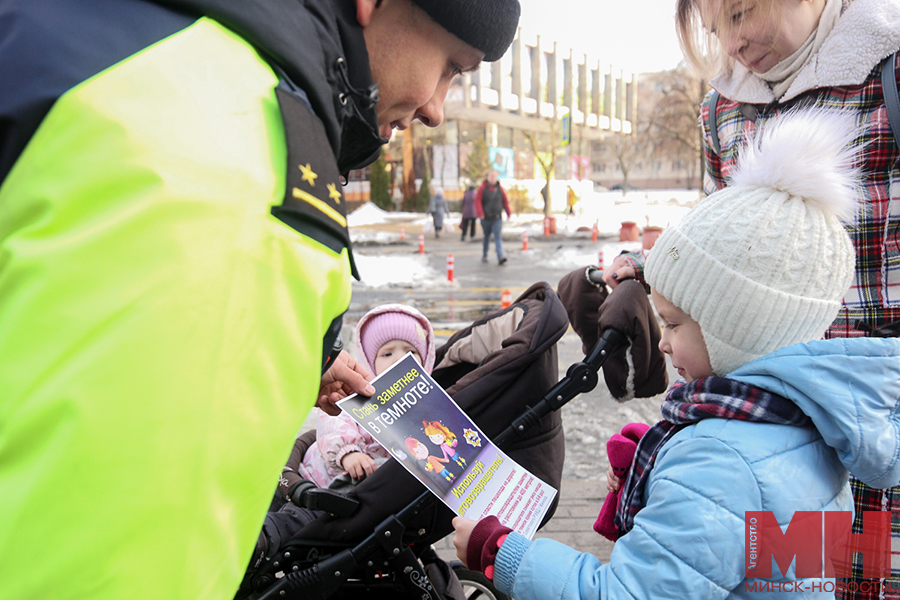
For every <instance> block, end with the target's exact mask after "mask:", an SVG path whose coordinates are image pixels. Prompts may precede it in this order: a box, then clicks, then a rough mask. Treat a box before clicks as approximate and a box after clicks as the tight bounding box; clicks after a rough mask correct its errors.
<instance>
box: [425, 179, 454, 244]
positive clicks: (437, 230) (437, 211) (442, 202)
mask: <svg viewBox="0 0 900 600" xmlns="http://www.w3.org/2000/svg"><path fill="white" fill-rule="evenodd" d="M428 212H429V213H430V214H431V218H432V220H433V221H434V237H436V238H439V237H441V230H442V229H443V228H444V217H445V216H447V215H449V214H450V209H449V207H448V206H447V199H446V198H444V190H443V189H442V188H435V189H434V196H432V197H431V204H430V205H429V206H428Z"/></svg>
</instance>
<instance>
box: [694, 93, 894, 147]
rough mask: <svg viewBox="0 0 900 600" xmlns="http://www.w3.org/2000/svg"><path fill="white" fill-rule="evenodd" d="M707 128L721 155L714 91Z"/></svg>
mask: <svg viewBox="0 0 900 600" xmlns="http://www.w3.org/2000/svg"><path fill="white" fill-rule="evenodd" d="M895 85H896V84H895ZM706 126H707V127H708V128H709V138H710V140H709V141H710V145H711V146H712V149H713V150H714V151H715V153H716V154H719V153H720V151H721V147H720V144H719V92H717V91H716V90H713V92H712V95H711V96H710V97H709V112H708V113H707V115H706Z"/></svg>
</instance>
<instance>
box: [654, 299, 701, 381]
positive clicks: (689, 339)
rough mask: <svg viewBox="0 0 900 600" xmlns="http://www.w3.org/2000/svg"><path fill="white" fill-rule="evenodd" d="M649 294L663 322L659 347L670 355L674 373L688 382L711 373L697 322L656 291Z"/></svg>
mask: <svg viewBox="0 0 900 600" xmlns="http://www.w3.org/2000/svg"><path fill="white" fill-rule="evenodd" d="M652 296H653V304H654V305H655V306H656V310H657V311H658V312H659V316H660V318H661V319H662V320H663V325H664V327H663V332H662V339H661V340H660V341H659V349H660V350H662V351H663V352H665V353H666V354H668V355H669V356H670V357H671V359H672V366H673V367H675V368H676V369H677V370H678V374H679V375H681V376H682V377H684V379H685V380H686V381H687V382H688V383H690V382H691V381H694V380H695V379H699V378H701V377H708V376H710V375H713V372H712V367H711V366H710V365H709V353H708V352H707V351H706V342H705V341H704V340H703V332H702V331H700V325H699V324H698V323H697V321H695V320H694V319H692V318H691V317H690V316H689V315H688V314H687V313H685V312H684V311H683V310H681V309H680V308H678V307H677V306H675V305H674V304H672V303H671V302H669V301H668V300H666V299H665V297H663V296H662V295H661V294H660V293H659V292H657V291H656V290H653V292H652Z"/></svg>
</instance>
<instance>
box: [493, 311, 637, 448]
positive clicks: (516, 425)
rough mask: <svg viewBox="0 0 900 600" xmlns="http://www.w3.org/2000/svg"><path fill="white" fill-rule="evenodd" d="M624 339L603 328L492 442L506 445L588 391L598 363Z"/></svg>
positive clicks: (592, 384) (595, 382)
mask: <svg viewBox="0 0 900 600" xmlns="http://www.w3.org/2000/svg"><path fill="white" fill-rule="evenodd" d="M627 342H628V338H627V337H626V336H625V335H623V334H622V333H619V332H618V331H616V330H615V329H606V330H604V331H603V334H602V335H601V336H600V339H599V340H597V343H596V344H594V347H593V348H591V351H590V352H589V353H588V355H587V356H586V357H585V358H584V360H583V361H581V362H577V363H575V364H573V365H571V366H569V368H568V370H567V371H566V376H565V377H563V378H562V379H561V380H560V381H559V383H557V384H556V385H555V386H553V387H552V388H551V389H550V391H549V392H547V393H546V394H545V395H544V397H543V399H541V401H540V402H538V403H537V404H535V405H534V406H533V407H532V406H529V407H526V409H525V412H524V413H523V414H522V416H520V417H519V418H518V419H516V420H515V421H513V422H512V424H511V425H510V426H509V427H507V428H506V429H505V430H503V431H502V432H501V433H500V434H499V435H497V436H496V437H495V438H494V443H495V444H497V446H498V447H500V448H503V447H504V446H508V445H509V444H511V443H512V442H513V441H514V440H515V439H516V438H517V437H521V436H523V435H524V434H525V433H527V432H528V430H529V429H531V428H532V427H534V426H535V425H537V423H538V421H540V420H541V419H543V418H544V417H545V416H547V415H548V414H550V413H551V412H553V411H555V410H559V409H560V408H562V407H563V406H564V405H565V404H566V403H567V402H569V401H570V400H571V399H573V398H574V397H575V396H577V395H578V394H583V393H586V392H590V391H591V390H593V389H594V388H595V387H597V382H598V381H599V380H600V378H599V375H598V374H597V373H598V372H599V371H600V367H602V366H603V363H604V362H606V358H607V357H608V356H609V354H610V352H612V351H613V350H614V349H616V348H618V347H619V346H622V345H623V344H625V343H627Z"/></svg>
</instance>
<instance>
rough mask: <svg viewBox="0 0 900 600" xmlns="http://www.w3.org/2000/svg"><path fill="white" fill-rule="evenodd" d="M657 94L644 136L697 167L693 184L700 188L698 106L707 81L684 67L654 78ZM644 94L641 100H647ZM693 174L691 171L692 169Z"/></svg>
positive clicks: (700, 158) (700, 155)
mask: <svg viewBox="0 0 900 600" xmlns="http://www.w3.org/2000/svg"><path fill="white" fill-rule="evenodd" d="M653 88H654V90H655V91H656V92H657V98H656V101H655V102H652V103H651V104H652V105H651V106H649V107H645V110H646V108H650V110H649V113H647V114H648V117H649V118H648V124H647V125H648V127H647V134H648V135H649V136H650V137H651V138H652V139H653V142H652V143H653V144H654V145H655V146H656V147H657V148H660V149H662V150H663V151H664V152H666V153H667V154H670V155H673V154H674V155H678V156H683V157H685V159H686V161H687V163H688V164H691V163H693V164H694V165H696V166H697V167H699V168H698V169H697V171H696V176H697V177H696V179H695V184H696V185H697V186H698V187H702V185H703V182H702V177H703V132H702V130H701V129H700V104H701V103H702V102H703V97H704V96H705V95H706V92H707V89H708V85H707V83H706V81H704V80H702V79H699V78H698V77H696V76H695V75H693V74H692V73H691V72H690V71H689V69H688V68H687V67H685V66H679V67H678V68H676V69H673V70H671V71H665V72H663V73H657V74H653ZM648 95H650V96H652V94H647V95H645V96H644V97H645V98H646V97H647V96H648ZM691 171H692V172H693V169H691Z"/></svg>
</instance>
